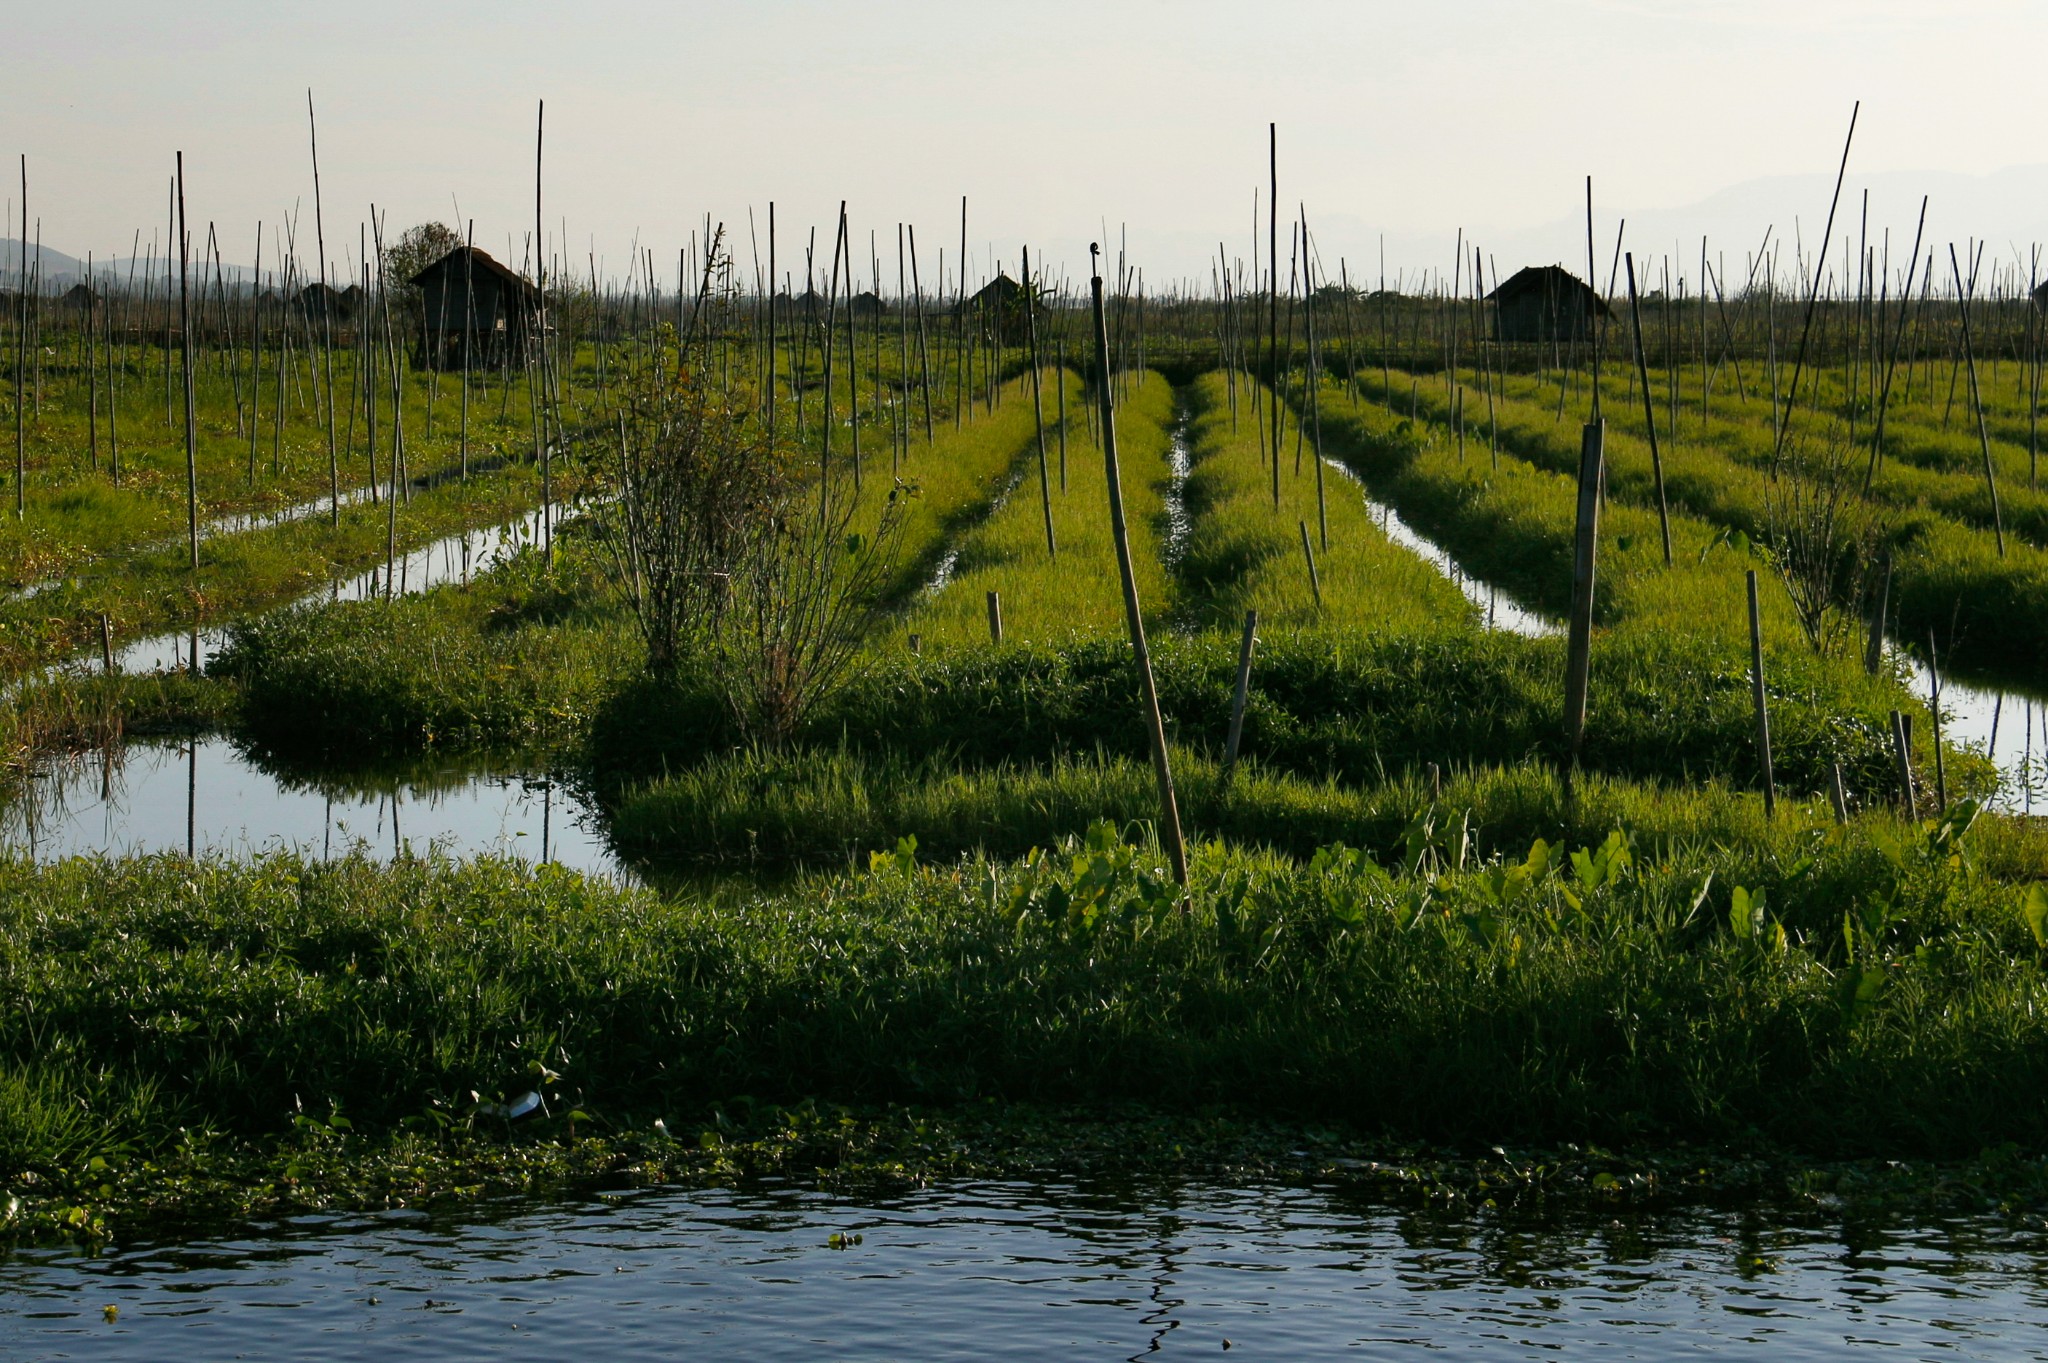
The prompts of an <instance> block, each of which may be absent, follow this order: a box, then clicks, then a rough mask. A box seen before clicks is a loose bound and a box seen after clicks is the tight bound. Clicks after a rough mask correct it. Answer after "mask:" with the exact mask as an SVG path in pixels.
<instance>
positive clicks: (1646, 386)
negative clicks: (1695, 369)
mask: <svg viewBox="0 0 2048 1363" xmlns="http://www.w3.org/2000/svg"><path fill="white" fill-rule="evenodd" d="M1622 260H1623V262H1624V263H1625V264H1626V265H1627V267H1628V315H1629V321H1630V323H1631V324H1632V329H1633V330H1634V332H1635V350H1636V379H1637V382H1638V383H1639V385H1640V386H1641V388H1642V390H1643V427H1644V429H1645V430H1646V431H1648V432H1649V436H1650V475H1651V477H1652V478H1653V479H1654V480H1655V482H1656V484H1657V529H1658V531H1659V532H1660V533H1661V534H1662V536H1663V539H1664V566H1665V567H1666V568H1669V567H1670V566H1671V508H1670V504H1669V503H1667V502H1666V501H1665V499H1664V456H1663V454H1662V453H1661V452H1660V451H1659V450H1658V448H1657V412H1656V408H1655V407H1654V406H1653V405H1652V403H1651V400H1650V366H1649V361H1648V360H1647V359H1646V358H1645V357H1644V355H1643V310H1642V305H1641V304H1640V303H1638V302H1637V300H1636V261H1635V256H1634V255H1633V254H1632V253H1631V254H1625V255H1624V256H1623V257H1622Z"/></svg>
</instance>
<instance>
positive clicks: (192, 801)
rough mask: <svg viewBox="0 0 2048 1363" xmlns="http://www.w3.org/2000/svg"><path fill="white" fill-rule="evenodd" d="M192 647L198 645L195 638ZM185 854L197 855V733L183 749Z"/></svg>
mask: <svg viewBox="0 0 2048 1363" xmlns="http://www.w3.org/2000/svg"><path fill="white" fill-rule="evenodd" d="M193 647H194V648H197V647H198V641H197V639H196V638H195V639H194V641H193ZM185 754H186V760H185V855H186V856H187V857H196V856H198V855H199V735H198V734H194V735H192V741H191V743H189V744H188V745H187V746H186V749H185Z"/></svg>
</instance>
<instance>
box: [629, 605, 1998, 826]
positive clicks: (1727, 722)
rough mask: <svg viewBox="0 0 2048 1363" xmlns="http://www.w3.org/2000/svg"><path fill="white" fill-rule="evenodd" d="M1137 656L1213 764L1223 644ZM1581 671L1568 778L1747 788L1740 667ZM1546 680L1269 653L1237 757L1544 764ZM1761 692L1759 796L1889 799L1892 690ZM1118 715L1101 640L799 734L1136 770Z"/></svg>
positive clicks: (892, 691) (1625, 646)
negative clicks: (1765, 788) (1845, 793)
mask: <svg viewBox="0 0 2048 1363" xmlns="http://www.w3.org/2000/svg"><path fill="white" fill-rule="evenodd" d="M1154 657H1155V660H1156V666H1157V673H1158V678H1159V689H1160V702H1161V705H1162V707H1163V708H1164V710H1165V712H1166V717H1167V721H1168V725H1169V732H1170V734H1171V736H1172V737H1173V739H1174V741H1175V742H1177V743H1179V744H1182V745H1186V746H1190V747H1195V748H1202V749H1207V750H1209V751H1211V752H1215V753H1220V752H1221V751H1222V748H1223V744H1224V741H1225V739H1226V736H1227V731H1228V728H1229V722H1230V699H1231V689H1232V686H1233V685H1234V681H1235V676H1236V667H1237V646H1236V641H1235V640H1233V639H1230V638H1228V637H1226V636H1224V635H1222V634H1220V633H1208V634H1201V635H1192V636H1164V637H1162V638H1160V639H1159V640H1158V641H1157V643H1156V646H1155V649H1154ZM1594 659H1595V666H1594V695H1595V698H1596V705H1595V710H1594V722H1593V727H1592V730H1591V732H1590V734H1589V736H1588V743H1587V749H1586V761H1587V763H1588V765H1590V766H1591V767H1593V768H1594V769H1596V770H1601V771H1606V772H1611V773H1614V774H1616V775H1627V776H1632V777H1636V778H1639V779H1664V780H1671V781H1679V780H1684V779H1692V780H1704V779H1721V780H1726V781H1730V782H1732V783H1735V784H1748V783H1750V782H1752V781H1753V780H1754V779H1755V770H1756V765H1755V764H1756V759H1755V748H1754V743H1755V739H1754V734H1755V728H1754V724H1755V721H1754V711H1753V710H1752V708H1751V701H1750V691H1749V674H1748V669H1747V667H1746V666H1745V665H1744V664H1743V663H1742V661H1741V660H1739V659H1737V658H1733V657H1723V656H1722V655H1721V653H1720V651H1718V650H1716V649H1715V648H1713V647H1712V646H1711V644H1710V643H1709V642H1707V641H1703V640H1700V639H1697V638H1674V639H1671V640H1669V641H1666V640H1663V639H1660V638H1658V637H1656V636H1653V635H1647V634H1641V633H1631V634H1627V635H1619V634H1617V635H1615V636H1612V637H1610V638H1608V639H1605V640H1603V647H1602V648H1601V649H1599V650H1597V651H1596V652H1595V654H1594ZM1563 674H1564V650H1563V647H1562V644H1561V642H1560V641H1557V640H1540V641H1536V640H1528V639H1523V638H1519V637H1517V636H1513V635H1508V634H1500V633H1480V632H1477V631H1472V630H1467V629H1462V628H1447V629H1445V630H1442V631H1439V632H1430V633H1421V634H1392V633H1363V632H1361V633H1350V632H1342V631H1336V630H1331V631H1304V632H1300V633H1283V634H1277V635H1272V636H1269V637H1267V638H1266V639H1265V641H1264V643H1263V645H1262V647H1261V648H1260V651H1259V655H1258V661H1257V665H1256V667H1255V668H1254V670H1253V687H1252V693H1251V701H1250V704H1249V705H1248V707H1247V712H1246V720H1245V738H1244V751H1245V752H1246V753H1247V754H1250V755H1253V756H1256V757H1257V758H1259V759H1260V760H1261V761H1262V762H1264V763H1265V764H1266V765H1267V766H1268V767H1270V768H1273V769H1276V770H1284V771H1291V772H1295V773H1299V774H1302V775H1307V776H1312V777H1318V778H1320V777H1323V776H1332V777H1337V778H1339V779H1342V780H1344V781H1351V782H1357V781H1372V780H1376V779H1378V778H1379V777H1380V776H1381V775H1382V774H1383V773H1385V772H1389V771H1402V770H1407V769H1416V768H1420V767H1422V766H1425V765H1427V764H1429V763H1436V764H1438V765H1439V766H1442V767H1446V768H1448V767H1451V766H1469V765H1475V764H1495V763H1512V762H1518V761H1523V760H1527V759H1532V758H1533V759H1537V760H1542V761H1553V760H1555V758H1556V756H1557V754H1558V752H1559V750H1560V748H1561V743H1560V741H1559V733H1558V700H1557V692H1558V689H1559V685H1560V679H1561V678H1562V676H1563ZM1769 675H1770V677H1771V683H1772V707H1773V711H1772V725H1773V730H1774V736H1775V737H1774V741H1775V747H1776V759H1777V771H1778V780H1779V782H1780V784H1781V785H1783V786H1784V787H1786V788H1788V789H1792V790H1800V791H1817V790H1820V789H1823V788H1824V786H1825V782H1826V780H1827V771H1828V764H1829V763H1830V762H1834V761H1839V762H1841V763H1842V764H1843V767H1844V769H1845V772H1846V779H1847V780H1848V782H1849V784H1850V786H1851V788H1852V789H1854V790H1857V791H1859V792H1865V793H1870V794H1873V795H1875V794H1880V793H1882V792H1885V791H1888V790H1890V789H1891V786H1892V783H1893V776H1892V770H1891V766H1890V757H1889V755H1888V749H1887V748H1886V746H1885V745H1886V737H1885V736H1886V716H1887V714H1888V711H1889V707H1890V706H1891V705H1893V704H1897V703H1898V700H1899V698H1898V696H1897V693H1896V692H1892V691H1890V690H1889V689H1888V688H1885V687H1882V686H1880V685H1878V684H1876V683H1872V682H1869V681H1867V680H1866V679H1864V678H1861V677H1860V676H1858V675H1855V674H1853V673H1850V672H1847V671H1845V670H1843V669H1839V668H1830V667H1827V666H1824V665H1822V664H1821V663H1819V662H1818V661H1816V660H1815V659H1813V658H1812V656H1811V655H1810V654H1808V653H1806V652H1805V651H1804V650H1801V649H1788V650H1785V651H1783V652H1782V653H1776V652H1774V653H1773V655H1772V658H1771V665H1770V670H1769ZM1139 714H1140V711H1139V708H1138V700H1137V682H1136V675H1135V673H1133V671H1132V670H1131V663H1130V650H1129V647H1128V645H1125V644H1123V643H1121V642H1120V641H1116V640H1100V641H1096V642H1091V643H1085V644H1077V645H1073V646H1069V647H1064V648H1053V647H1025V646H1011V647H1005V648H1003V649H999V650H974V649H948V650H944V651H934V652H930V653H926V654H923V655H916V656H913V655H901V656H898V657H894V658H891V659H888V660H885V661H883V662H881V663H878V664H877V665H876V666H875V667H873V668H871V669H870V670H869V671H868V672H867V673H866V674H864V675H863V676H862V677H860V678H859V679H857V680H856V681H855V682H853V683H852V684H851V685H850V686H848V687H847V689H846V690H845V691H844V692H843V693H842V694H841V695H840V696H838V697H836V698H835V699H834V701H833V702H832V703H831V704H830V705H828V706H827V707H825V709H824V711H823V713H822V714H821V715H820V716H819V717H818V719H817V720H816V721H815V722H814V724H813V725H812V727H811V729H810V730H809V732H808V733H807V734H806V735H805V736H804V737H805V740H806V741H807V742H808V743H809V744H811V745H813V746H816V745H825V746H837V745H841V744H843V745H845V746H847V747H850V748H852V749H855V750H858V751H861V752H864V753H868V754H870V755H876V756H879V755H882V754H886V753H891V752H896V753H915V754H931V753H941V754H945V755H947V756H948V757H950V758H951V759H953V760H956V761H958V762H961V763H965V764H968V765H986V764H991V763H1000V762H1029V761H1040V760H1045V759H1049V758H1052V757H1054V756H1056V755H1058V754H1062V753H1092V752H1096V751H1102V752H1108V753H1116V754H1122V755H1128V756H1142V755H1143V753H1144V751H1145V738H1144V731H1143V729H1142V727H1141V726H1140V724H1139ZM595 732H596V737H595V741H594V750H595V752H596V755H597V761H598V765H599V768H600V770H601V771H602V772H603V773H604V774H605V776H606V777H607V779H608V780H610V781H613V782H617V781H620V780H633V779H644V778H647V777H651V776H657V775H660V774H661V773H663V772H671V771H680V770H682V769H683V768H685V767H687V766H688V765H690V764H691V763H693V762H695V761H696V760H698V759H699V758H700V757H702V756H704V755H706V754H708V753H714V752H718V751H723V750H728V749H730V748H731V747H733V746H734V744H735V740H734V738H733V736H732V735H731V734H730V733H729V732H728V731H727V730H725V729H724V728H723V727H721V726H720V725H719V724H718V723H717V720H716V716H715V714H714V711H713V707H712V706H711V705H710V704H709V702H708V701H707V700H705V699H704V698H702V697H693V696H691V695H689V694H687V693H679V692H674V691H670V692H661V691H656V690H653V689H647V688H643V689H635V690H633V691H630V692H626V693H622V694H621V695H620V696H618V697H616V698H615V699H614V701H613V702H612V703H611V704H610V705H608V706H607V707H606V709H605V711H604V713H603V714H602V715H601V716H600V718H599V720H598V723H597V727H596V731H595ZM1959 774H1960V773H1959ZM1068 831H1075V830H1068Z"/></svg>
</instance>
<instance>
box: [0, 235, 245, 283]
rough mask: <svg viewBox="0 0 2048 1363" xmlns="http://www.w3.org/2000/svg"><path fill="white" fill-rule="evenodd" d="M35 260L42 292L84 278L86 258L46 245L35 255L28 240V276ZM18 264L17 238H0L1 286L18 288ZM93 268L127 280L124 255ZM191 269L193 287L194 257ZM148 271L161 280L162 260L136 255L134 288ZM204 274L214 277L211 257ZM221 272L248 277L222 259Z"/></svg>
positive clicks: (236, 278) (232, 279)
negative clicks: (38, 264) (40, 279)
mask: <svg viewBox="0 0 2048 1363" xmlns="http://www.w3.org/2000/svg"><path fill="white" fill-rule="evenodd" d="M38 261H40V262H41V271H42V285H43V292H45V293H62V292H63V291H64V290H66V289H68V288H70V287H71V286H72V285H74V284H76V283H78V282H79V281H80V280H82V279H84V278H85V261H84V260H82V259H81V258H79V257H77V256H73V255H67V254H65V253H64V252H62V251H58V250H55V249H53V248H51V247H49V246H47V245H46V246H44V247H43V248H42V251H41V254H40V255H38V254H37V249H36V245H35V243H34V242H30V243H29V245H28V272H29V275H30V276H31V277H33V276H34V275H35V274H36V271H37V262H38ZM21 267H22V250H21V241H20V239H18V238H15V237H0V289H16V288H19V287H20V284H19V282H18V281H19V280H20V278H21ZM92 268H93V274H94V275H95V276H96V277H97V278H99V279H101V280H111V281H114V282H115V283H117V284H125V283H127V281H128V279H129V277H130V274H131V270H130V265H129V261H128V260H127V259H126V258H125V257H120V256H115V257H106V256H102V257H99V258H97V259H95V260H94V261H93V263H92ZM191 269H192V279H193V282H194V284H195V286H196V284H197V282H198V279H199V276H200V262H199V261H198V260H197V259H194V260H193V261H192V262H191ZM151 271H154V273H155V275H156V277H157V278H158V279H162V278H163V273H164V262H163V260H162V259H160V258H159V259H157V260H154V261H152V260H151V259H150V258H149V257H148V256H147V255H144V256H139V257H137V258H136V260H135V261H134V267H133V270H132V274H133V276H134V278H135V279H136V281H137V287H140V281H141V280H142V278H143V276H144V275H145V273H148V272H151ZM205 274H206V278H207V279H209V280H211V279H212V278H213V263H212V261H210V260H209V261H208V262H206V267H205ZM221 275H222V277H223V278H225V279H226V280H227V281H228V282H229V283H230V284H237V285H239V284H242V283H244V282H245V281H246V280H247V279H248V277H249V268H248V267H247V266H246V265H230V264H228V263H227V262H226V261H223V262H221Z"/></svg>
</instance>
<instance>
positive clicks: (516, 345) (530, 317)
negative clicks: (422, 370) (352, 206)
mask: <svg viewBox="0 0 2048 1363" xmlns="http://www.w3.org/2000/svg"><path fill="white" fill-rule="evenodd" d="M407 282H408V283H410V284H411V285H412V286H413V287H414V288H415V289H418V290H419V295H420V337H419V339H420V354H421V357H422V359H423V360H424V362H425V363H426V364H428V365H430V366H432V367H434V368H436V369H439V368H443V367H449V368H462V367H465V366H466V365H468V364H470V363H479V364H496V363H497V362H499V361H500V360H504V359H508V358H512V357H516V356H520V355H523V354H525V347H526V341H527V337H528V335H529V333H530V332H531V331H532V329H533V322H534V318H535V315H536V314H537V313H538V311H539V308H540V290H538V289H536V288H535V287H534V286H533V285H532V283H530V282H529V281H528V280H527V279H525V278H524V277H523V276H521V275H520V274H518V273H517V272H516V271H514V270H510V269H507V268H506V267H505V266H503V265H501V264H499V263H498V261H497V260H496V259H494V258H493V257H492V256H491V254H490V253H489V252H488V251H480V250H478V249H476V248H475V247H473V246H458V247H456V248H455V249H454V250H452V251H450V252H449V253H448V254H447V255H444V256H442V257H441V258H440V259H439V260H437V261H435V262H434V263H433V264H431V265H429V266H427V267H426V268H425V269H424V270H421V271H420V272H419V273H418V274H416V275H414V276H413V277H412V278H411V279H410V280H408V281H407Z"/></svg>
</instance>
